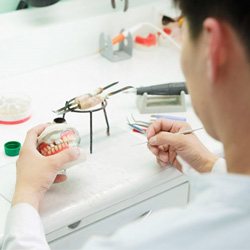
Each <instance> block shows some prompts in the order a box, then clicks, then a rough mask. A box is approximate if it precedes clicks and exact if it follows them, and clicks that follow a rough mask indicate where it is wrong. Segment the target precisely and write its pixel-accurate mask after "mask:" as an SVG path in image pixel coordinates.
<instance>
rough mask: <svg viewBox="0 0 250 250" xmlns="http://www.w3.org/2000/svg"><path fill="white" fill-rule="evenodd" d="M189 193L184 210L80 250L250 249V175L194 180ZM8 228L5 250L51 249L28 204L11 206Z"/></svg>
mask: <svg viewBox="0 0 250 250" xmlns="http://www.w3.org/2000/svg"><path fill="white" fill-rule="evenodd" d="M222 168H224V166H223V162H221V161H218V162H217V164H216V166H215V167H214V170H216V169H217V170H218V169H219V171H221V169H222ZM191 190H192V191H193V192H194V196H193V197H194V200H193V201H192V202H190V204H189V205H188V207H187V208H172V209H164V210H162V211H160V212H157V213H154V214H152V215H151V216H149V217H147V218H146V219H144V220H141V221H137V222H134V223H132V224H129V225H127V226H125V227H123V228H122V229H120V230H118V232H116V233H115V234H114V235H113V236H112V237H110V238H102V237H93V238H92V239H91V240H90V241H89V242H87V244H86V245H85V246H84V248H83V249H86V250H99V249H100V250H101V249H102V250H107V249H109V250H125V249H126V250H139V249H142V250H160V249H161V250H162V249H166V250H167V249H169V250H176V249H185V250H188V249H192V250H193V249H197V250H203V249H206V250H212V249H216V250H223V249H227V250H244V249H250V177H248V176H243V175H233V174H225V173H219V174H215V173H212V174H206V175H200V176H195V178H194V179H192V180H191ZM6 224H7V226H6V231H5V237H4V245H3V249H4V250H27V249H29V250H31V249H34V250H40V249H43V250H46V249H49V246H48V244H47V243H46V240H45V237H44V232H43V227H42V224H41V220H40V217H39V215H38V213H37V212H36V210H35V209H33V208H32V207H31V206H30V205H28V204H19V205H16V206H14V207H13V208H12V209H11V210H10V211H9V215H8V218H7V223H6ZM62 250H63V249H62ZM65 250H66V249H65Z"/></svg>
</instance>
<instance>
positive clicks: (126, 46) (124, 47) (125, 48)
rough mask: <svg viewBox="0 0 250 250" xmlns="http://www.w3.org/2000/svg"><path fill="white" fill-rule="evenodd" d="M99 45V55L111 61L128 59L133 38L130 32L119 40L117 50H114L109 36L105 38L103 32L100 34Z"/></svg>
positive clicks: (131, 51)
mask: <svg viewBox="0 0 250 250" xmlns="http://www.w3.org/2000/svg"><path fill="white" fill-rule="evenodd" d="M99 46H100V53H101V55H102V56H103V57H105V58H107V59H108V60H109V61H111V62H118V61H122V60H126V59H129V58H131V57H132V54H133V38H132V35H131V34H130V33H129V34H128V35H127V37H126V38H125V40H124V41H122V42H120V44H119V48H118V50H114V46H113V44H112V39H111V38H110V36H108V37H107V38H106V39H105V35H104V33H102V34H101V35H100V40H99Z"/></svg>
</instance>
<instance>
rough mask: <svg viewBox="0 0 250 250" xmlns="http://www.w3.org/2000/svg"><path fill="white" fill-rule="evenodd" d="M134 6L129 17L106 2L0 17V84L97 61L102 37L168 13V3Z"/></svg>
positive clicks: (78, 0)
mask: <svg viewBox="0 0 250 250" xmlns="http://www.w3.org/2000/svg"><path fill="white" fill-rule="evenodd" d="M0 1H2V0H0ZM117 2H118V1H117ZM119 2H121V1H119ZM130 2H131V8H130V9H129V11H127V12H126V13H124V12H123V11H121V9H120V10H119V9H118V10H115V11H113V10H112V9H111V6H110V2H109V1H108V4H107V0H91V1H89V0H68V1H64V2H61V3H58V4H55V5H53V6H50V7H45V8H38V9H28V10H23V11H20V12H18V11H16V12H12V13H8V14H2V15H0V23H1V25H0V79H1V78H6V77H10V76H13V75H17V74H21V73H24V72H28V71H31V70H34V69H37V68H41V67H45V66H49V65H53V64H56V63H60V62H64V61H68V60H73V59H76V58H79V57H82V56H87V55H93V54H95V53H96V51H97V50H98V41H99V35H100V33H101V32H105V33H106V34H109V35H111V36H114V35H115V34H117V33H118V32H119V31H120V30H121V29H122V28H129V27H131V26H133V25H135V24H137V23H139V22H152V23H156V22H157V19H159V15H160V14H159V13H160V12H161V11H163V10H170V7H169V1H167V0H155V1H153V3H149V2H152V1H149V0H147V1H146V0H137V1H135V0H134V1H132V0H130ZM146 2H147V3H146ZM110 12H111V13H110Z"/></svg>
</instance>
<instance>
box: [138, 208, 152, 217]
mask: <svg viewBox="0 0 250 250" xmlns="http://www.w3.org/2000/svg"><path fill="white" fill-rule="evenodd" d="M151 213H152V210H148V211H146V212H145V213H143V214H142V215H140V216H139V219H145V218H147V217H148V216H149V215H150V214H151Z"/></svg>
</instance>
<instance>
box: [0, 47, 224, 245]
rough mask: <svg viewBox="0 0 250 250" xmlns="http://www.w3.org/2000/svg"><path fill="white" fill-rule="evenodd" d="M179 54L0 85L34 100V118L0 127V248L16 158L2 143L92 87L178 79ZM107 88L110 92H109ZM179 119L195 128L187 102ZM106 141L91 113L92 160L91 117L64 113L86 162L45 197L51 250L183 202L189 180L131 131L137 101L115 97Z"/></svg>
mask: <svg viewBox="0 0 250 250" xmlns="http://www.w3.org/2000/svg"><path fill="white" fill-rule="evenodd" d="M179 56H180V55H179V51H178V50H177V49H175V48H173V47H172V46H169V47H159V48H156V49H155V50H152V51H140V50H134V55H133V57H132V58H131V59H129V60H126V61H121V62H117V63H111V62H109V61H108V60H106V59H105V58H103V57H101V56H100V55H92V56H84V57H82V58H79V59H75V60H71V61H68V62H64V63H60V64H56V65H53V66H49V67H43V68H40V69H36V70H33V71H31V70H30V71H29V72H26V73H22V74H20V72H19V73H18V75H16V76H14V75H13V76H10V77H4V78H2V80H1V91H3V90H4V91H6V92H8V91H10V92H13V91H14V92H23V93H26V94H28V95H30V96H31V97H32V117H31V119H30V120H29V121H27V122H25V123H23V124H19V125H0V133H1V139H0V148H1V150H0V207H1V215H0V242H1V239H2V236H3V230H4V222H5V218H6V215H7V212H8V209H9V207H10V202H11V196H12V194H13V190H14V183H15V161H16V157H14V158H12V157H7V156H5V154H4V151H3V144H4V143H5V142H6V141H10V140H17V141H20V142H23V140H24V138H25V134H26V132H27V130H28V129H29V128H31V127H33V126H34V125H36V124H39V123H44V122H50V121H52V120H53V118H55V115H54V114H53V112H52V110H55V109H57V108H59V107H61V106H63V105H64V103H65V101H66V100H69V99H71V98H72V97H75V96H78V95H80V94H84V93H88V92H90V91H92V90H94V89H95V88H97V87H100V86H105V85H106V84H109V83H111V82H114V81H120V83H119V85H117V87H114V88H111V89H110V91H112V90H115V89H117V88H119V87H123V86H127V85H133V86H136V87H138V86H145V85H151V84H160V83H167V82H174V81H182V80H183V75H182V73H181V69H180V64H179V59H180V58H179ZM108 91H109V90H107V92H108ZM186 99H187V112H185V113H178V114H176V115H179V116H184V117H186V118H187V121H188V122H189V123H190V124H191V125H192V127H193V128H196V127H200V126H201V123H200V121H199V119H198V118H197V117H196V115H195V114H194V112H193V109H192V107H191V104H190V100H189V97H188V96H187V98H186ZM107 114H108V119H109V123H110V136H109V137H108V136H107V135H106V124H105V120H104V115H103V113H102V112H101V111H99V112H98V113H96V114H94V115H93V119H94V120H93V154H92V155H90V154H89V116H88V114H76V113H69V114H67V115H66V120H67V122H68V123H70V124H71V125H72V126H74V127H75V128H77V129H78V131H79V132H80V135H81V139H82V143H81V148H82V149H83V150H84V151H85V152H86V154H87V161H86V162H84V163H82V164H79V165H78V166H75V167H72V168H71V169H69V170H67V175H68V180H67V181H66V182H65V183H63V184H57V185H54V186H53V187H52V189H51V190H50V191H49V192H48V194H47V195H46V198H45V201H44V202H43V204H42V208H41V216H42V220H43V223H44V227H45V232H46V234H47V238H48V240H49V241H50V246H51V248H52V249H53V250H56V249H58V250H59V249H60V250H62V249H67V250H71V249H72V250H73V249H74V250H76V249H80V248H81V246H82V245H83V244H84V242H85V241H86V240H87V238H89V237H90V236H91V235H94V234H101V235H109V234H111V233H112V232H113V231H114V230H116V229H117V228H119V227H120V226H122V225H124V224H126V223H128V222H131V221H134V220H137V219H140V218H142V217H143V216H145V215H148V214H149V213H150V212H154V211H156V210H158V209H162V208H165V207H170V206H184V205H185V204H187V202H188V177H187V176H184V175H183V174H181V173H180V172H178V171H177V170H176V169H174V168H172V167H168V168H160V167H159V166H157V164H156V162H155V159H154V156H153V155H152V154H151V153H150V152H149V150H148V149H147V146H146V144H142V145H136V144H138V143H140V142H143V141H146V139H145V137H144V136H143V135H140V134H136V133H134V132H132V131H131V129H130V128H129V127H128V125H127V121H126V118H127V117H128V116H129V115H130V114H138V111H137V108H136V96H135V95H134V94H124V93H120V94H117V95H115V96H112V97H110V98H109V99H108V105H107ZM197 136H198V137H200V138H201V140H202V141H203V142H204V143H205V145H206V146H207V147H208V148H209V149H210V150H212V151H213V152H215V153H220V152H221V145H220V144H219V143H218V142H215V141H214V140H213V139H211V138H210V137H209V136H208V135H207V134H206V132H205V131H199V132H197Z"/></svg>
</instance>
